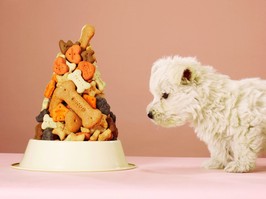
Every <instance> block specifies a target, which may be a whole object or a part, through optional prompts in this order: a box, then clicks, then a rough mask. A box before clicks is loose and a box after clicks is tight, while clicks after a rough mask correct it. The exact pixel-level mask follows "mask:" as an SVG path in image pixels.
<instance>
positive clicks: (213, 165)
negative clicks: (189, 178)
mask: <svg viewBox="0 0 266 199" xmlns="http://www.w3.org/2000/svg"><path fill="white" fill-rule="evenodd" d="M203 167H204V168H206V169H223V168H224V165H223V164H222V163H221V162H220V161H218V160H216V159H212V158H211V159H209V160H207V161H206V162H204V163H203Z"/></svg>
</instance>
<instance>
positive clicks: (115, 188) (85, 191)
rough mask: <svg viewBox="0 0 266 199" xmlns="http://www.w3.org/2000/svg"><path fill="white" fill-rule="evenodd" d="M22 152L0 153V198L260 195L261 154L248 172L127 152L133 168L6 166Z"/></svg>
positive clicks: (263, 185)
mask: <svg viewBox="0 0 266 199" xmlns="http://www.w3.org/2000/svg"><path fill="white" fill-rule="evenodd" d="M21 159H22V154H11V153H2V154H0V199H9V198H12V199H13V198H16V199H17V198H22V199H24V198H25V199H31V198H32V199H33V198H34V199H42V198H46V199H48V198H55V199H60V198H62V199H70V198H71V199H82V198H107V199H112V198H115V199H119V198H123V199H124V198H136V199H139V198H148V199H149V198H151V199H155V198H163V199H168V198H180V199H187V198H196V199H201V198H202V199H207V198H212V199H220V198H221V199H227V198H232V199H247V198H250V199H265V198H266V159H265V158H261V159H258V161H257V169H256V170H255V171H254V172H252V173H245V174H232V173H225V172H224V171H223V170H206V169H204V168H202V167H201V164H202V162H203V161H204V160H206V158H177V157H127V160H128V162H130V163H134V164H136V165H137V168H136V169H132V170H124V171H115V172H79V173H78V172H77V173H75V172H71V173H67V172H64V173H60V172H36V171H35V172H34V171H24V170H17V169H13V168H11V167H10V165H11V164H12V163H16V162H19V161H20V160H21Z"/></svg>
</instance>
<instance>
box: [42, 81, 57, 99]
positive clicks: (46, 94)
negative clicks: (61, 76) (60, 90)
mask: <svg viewBox="0 0 266 199" xmlns="http://www.w3.org/2000/svg"><path fill="white" fill-rule="evenodd" d="M55 84H56V82H55V81H54V80H53V79H52V80H50V82H49V83H48V84H47V86H46V88H45V91H44V97H46V98H51V96H52V94H53V92H54V90H55Z"/></svg>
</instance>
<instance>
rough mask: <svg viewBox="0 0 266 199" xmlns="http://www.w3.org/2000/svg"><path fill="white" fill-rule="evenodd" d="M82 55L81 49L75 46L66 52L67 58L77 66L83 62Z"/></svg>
mask: <svg viewBox="0 0 266 199" xmlns="http://www.w3.org/2000/svg"><path fill="white" fill-rule="evenodd" d="M80 53H81V47H80V46H79V45H77V44H75V45H73V46H71V47H70V48H69V49H68V50H67V51H66V58H67V60H68V61H70V62H72V63H75V64H77V63H79V62H80V61H81V56H80Z"/></svg>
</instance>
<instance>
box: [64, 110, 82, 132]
mask: <svg viewBox="0 0 266 199" xmlns="http://www.w3.org/2000/svg"><path fill="white" fill-rule="evenodd" d="M81 125H82V121H81V119H80V117H79V116H78V115H77V114H76V113H74V112H73V111H68V112H67V113H66V116H65V128H66V129H67V130H69V131H71V132H74V133H76V132H77V131H79V130H80V127H81Z"/></svg>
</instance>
